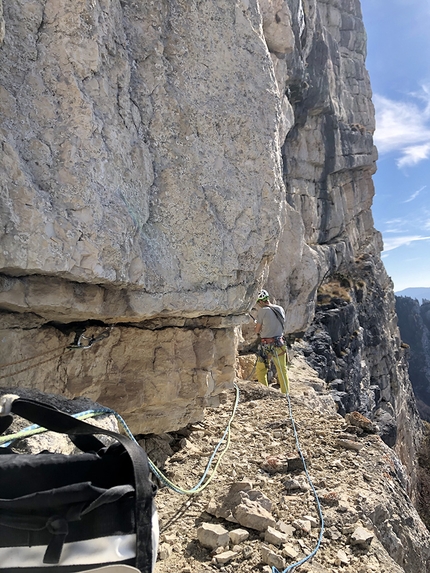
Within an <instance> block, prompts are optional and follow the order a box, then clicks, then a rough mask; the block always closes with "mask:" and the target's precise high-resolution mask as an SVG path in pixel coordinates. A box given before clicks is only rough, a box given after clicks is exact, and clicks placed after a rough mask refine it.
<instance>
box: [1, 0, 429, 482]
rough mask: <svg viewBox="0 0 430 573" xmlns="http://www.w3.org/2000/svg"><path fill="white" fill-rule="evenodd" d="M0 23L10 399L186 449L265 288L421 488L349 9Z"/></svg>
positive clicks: (292, 2) (156, 9) (277, 6)
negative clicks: (36, 401)
mask: <svg viewBox="0 0 430 573" xmlns="http://www.w3.org/2000/svg"><path fill="white" fill-rule="evenodd" d="M0 6H2V11H0V19H1V27H0V102H1V107H2V114H1V117H0V122H1V124H0V137H1V149H2V158H1V163H0V169H1V173H0V185H1V210H0V217H1V229H2V231H1V235H0V242H1V249H0V272H1V292H0V310H1V325H0V328H1V340H2V346H1V349H2V350H1V354H2V356H1V364H2V369H1V372H0V378H1V382H2V385H3V386H5V387H17V386H26V387H28V388H37V389H40V390H42V391H45V392H53V393H57V394H62V395H64V396H66V397H69V398H73V397H75V396H83V397H86V398H89V399H92V400H94V401H98V402H100V403H103V404H105V405H106V406H110V407H113V408H115V409H116V410H118V411H119V412H120V413H121V414H122V415H123V416H124V417H125V419H126V420H127V422H128V423H129V425H130V427H131V429H132V430H133V431H134V432H135V433H150V432H153V433H157V432H158V433H160V432H163V431H169V430H175V429H178V428H181V427H184V426H185V425H186V424H188V423H189V422H191V421H195V420H198V419H199V418H200V417H201V416H202V415H203V411H204V408H205V407H207V406H211V405H216V404H217V403H218V395H219V394H220V393H221V392H222V391H223V390H224V389H225V388H228V387H230V386H231V384H232V382H233V380H234V377H235V373H236V357H237V346H238V344H239V341H240V338H241V327H242V325H244V324H245V323H246V321H247V320H248V319H247V316H246V313H247V312H248V311H249V310H250V308H251V307H252V304H253V303H254V300H255V295H256V292H257V291H258V289H259V288H260V287H261V286H262V285H266V286H267V288H268V289H269V290H270V292H271V294H272V295H273V297H274V298H275V299H276V300H277V301H278V302H279V303H280V304H282V305H283V306H285V307H286V308H287V317H288V319H287V326H286V331H287V332H288V333H289V334H290V335H291V336H292V337H295V338H298V337H301V336H304V333H305V332H306V331H307V333H306V335H305V338H303V341H304V342H302V343H300V344H302V345H303V352H304V353H305V354H306V353H307V354H308V358H309V360H310V361H311V362H312V363H313V364H314V365H315V367H316V368H317V370H318V371H319V372H320V375H321V377H322V378H323V379H324V380H325V381H326V382H327V383H328V384H331V385H332V387H333V391H334V392H335V393H337V394H336V396H337V400H338V403H339V406H340V408H341V409H342V408H343V409H345V410H346V409H348V408H355V409H357V408H358V409H360V410H361V411H363V412H364V413H368V414H369V415H370V416H372V417H374V416H376V417H377V418H378V420H379V421H382V422H383V423H382V426H383V432H382V433H383V435H384V437H385V439H386V440H388V441H389V442H390V443H391V445H394V447H395V448H396V450H397V452H398V453H399V454H400V456H401V459H402V461H403V462H404V463H405V464H406V466H407V468H408V471H409V474H410V476H411V483H412V484H413V483H414V482H415V477H414V476H415V463H416V462H415V450H416V446H417V441H419V439H420V435H421V430H420V421H419V418H418V415H417V412H416V408H415V402H414V399H413V395H412V392H411V388H410V383H409V380H408V377H407V365H406V361H405V357H404V352H403V349H402V347H401V342H400V337H399V333H398V329H397V324H396V315H395V306H394V295H393V289H392V283H391V281H390V279H389V277H388V276H387V274H386V272H385V270H384V267H383V265H382V263H381V259H380V251H381V248H382V242H381V237H380V234H379V233H378V232H377V231H376V230H375V229H374V227H373V219H372V214H371V204H372V197H373V193H374V190H373V183H372V174H373V172H374V171H375V160H376V149H375V147H374V146H373V139H372V134H373V130H374V111H373V105H372V100H371V89H370V83H369V78H368V74H367V71H366V68H365V57H366V35H365V30H364V27H363V22H362V18H361V8H360V3H359V0H258V1H257V0H235V1H233V2H232V1H231V0H218V1H217V2H212V1H211V0H200V1H197V0H191V1H190V0H186V1H185V0H176V1H173V2H172V1H170V0H169V1H168V0H161V1H160V2H144V3H132V2H126V1H120V0H115V1H113V2H106V1H105V0H97V1H94V2H87V1H86V0H76V1H75V2H73V6H71V5H70V3H68V2H66V1H65V0H46V1H45V0H28V1H24V0H20V1H18V2H13V3H11V2H1V1H0ZM338 283H339V285H340V287H341V288H346V289H347V291H348V294H347V300H343V299H342V296H341V297H340V302H339V301H338V300H337V298H336V296H332V295H333V293H332V294H330V289H332V288H334V287H335V286H336V285H337V284H338ZM314 317H315V321H314V322H313V320H314ZM308 328H310V330H308ZM312 341H314V342H315V344H313V343H312V344H311V342H312ZM307 344H308V346H306V345H307ZM315 348H320V349H321V351H320V352H319V351H316V350H315ZM8 365H9V366H8ZM340 377H341V378H340ZM339 380H342V383H340V382H336V381H339ZM336 384H337V386H336ZM342 384H343V385H344V386H342ZM345 392H346V393H347V395H346V396H345ZM415 430H416V431H415Z"/></svg>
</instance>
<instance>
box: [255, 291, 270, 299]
mask: <svg viewBox="0 0 430 573" xmlns="http://www.w3.org/2000/svg"><path fill="white" fill-rule="evenodd" d="M266 300H269V293H268V292H267V290H264V289H263V290H261V291H260V292H259V293H258V297H257V302H259V301H263V302H265V301H266Z"/></svg>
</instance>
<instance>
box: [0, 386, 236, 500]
mask: <svg viewBox="0 0 430 573" xmlns="http://www.w3.org/2000/svg"><path fill="white" fill-rule="evenodd" d="M234 388H235V390H236V398H235V402H234V406H233V410H232V414H231V416H230V418H229V421H228V423H227V426H226V429H225V431H224V433H223V435H222V437H221V439H220V441H219V442H218V444H217V446H216V447H215V449H214V452H213V453H212V455H211V457H210V459H209V461H208V463H207V465H206V468H205V470H204V472H203V475H202V477H201V479H200V480H199V482H198V484H197V485H195V486H194V487H193V488H191V489H183V488H181V487H179V486H177V485H175V484H174V483H173V482H171V481H170V480H169V479H168V478H167V477H166V476H165V475H164V474H163V473H162V472H161V471H160V470H159V469H158V468H157V467H156V466H155V464H154V463H153V462H152V461H151V460H150V459H149V458H148V463H149V467H150V468H151V471H152V472H153V474H154V475H155V476H156V477H157V478H158V479H159V480H160V481H161V482H163V483H164V484H165V485H166V486H167V487H169V488H170V489H172V490H173V491H175V492H176V493H180V494H184V495H194V494H196V493H200V492H201V491H203V490H204V489H205V488H206V487H207V486H208V485H209V483H210V482H211V481H212V479H213V478H214V477H215V474H216V472H217V469H218V466H219V464H220V463H221V460H222V458H223V457H224V455H225V454H226V452H227V450H228V448H229V446H230V427H231V423H232V422H233V419H234V416H235V414H236V410H237V407H238V404H239V397H240V391H239V387H238V386H237V384H234ZM103 414H111V415H113V416H115V418H116V419H117V420H118V422H119V423H120V425H121V426H122V428H123V429H124V431H125V433H126V434H127V436H128V437H129V438H130V439H131V440H132V441H134V442H136V443H137V444H138V445H139V443H138V442H137V440H136V439H135V437H134V436H133V434H132V433H131V431H130V429H129V427H128V426H127V424H126V423H125V421H124V419H123V418H122V417H121V415H120V414H118V413H117V412H115V411H114V410H112V409H110V408H99V409H97V410H95V409H94V410H86V411H85V412H80V413H79V414H72V415H73V417H75V418H78V419H80V420H84V419H86V418H91V417H95V416H101V415H103ZM46 431H47V430H46V428H42V427H41V426H38V425H37V424H33V425H32V426H28V427H27V428H24V429H22V430H20V431H19V432H16V433H15V434H10V435H8V436H0V447H3V448H6V447H9V446H10V445H12V444H13V442H15V441H16V440H21V439H23V438H28V437H30V436H34V435H36V434H41V433H43V432H46ZM224 442H225V447H224V449H223V450H222V451H221V453H220V455H219V458H218V460H217V462H216V464H215V466H214V469H213V471H212V473H211V474H210V476H209V477H208V478H207V479H206V476H207V475H208V473H209V470H210V468H211V465H212V463H213V461H214V458H215V456H216V455H217V453H218V450H219V449H220V447H221V446H222V445H223V443H224ZM139 447H140V445H139ZM205 480H206V481H205Z"/></svg>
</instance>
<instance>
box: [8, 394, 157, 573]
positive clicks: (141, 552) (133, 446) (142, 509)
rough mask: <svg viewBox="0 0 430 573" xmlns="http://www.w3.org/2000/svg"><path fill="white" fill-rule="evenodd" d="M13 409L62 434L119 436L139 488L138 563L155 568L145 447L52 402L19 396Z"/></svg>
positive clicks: (142, 567)
mask: <svg viewBox="0 0 430 573" xmlns="http://www.w3.org/2000/svg"><path fill="white" fill-rule="evenodd" d="M11 411H12V413H14V414H16V415H18V416H21V417H22V418H25V419H26V420H29V421H30V422H32V423H34V424H38V425H39V426H42V427H43V428H46V429H47V430H50V431H52V432H57V433H59V434H67V435H72V436H73V435H75V436H91V435H94V434H102V435H105V436H109V437H111V438H114V439H115V440H117V441H118V442H119V443H120V444H121V445H122V446H123V447H124V449H125V450H126V452H127V454H128V455H129V457H130V459H131V461H132V464H133V473H134V482H135V483H134V487H135V491H136V505H135V518H136V567H137V568H138V569H139V571H140V572H141V573H151V571H152V533H151V532H152V500H153V497H154V488H153V484H152V482H151V481H150V479H149V473H150V472H149V464H148V458H147V457H146V453H145V451H144V450H143V449H142V448H141V447H140V446H139V445H138V444H137V443H135V442H133V441H132V440H130V439H129V438H127V437H126V436H122V435H121V434H118V433H117V432H113V431H111V430H106V429H104V428H99V427H97V426H93V425H92V424H87V423H86V422H83V421H82V420H78V419H76V418H74V417H73V416H69V415H68V414H65V413H64V412H61V411H60V410H57V409H55V408H53V407H51V406H46V405H44V404H41V403H39V402H36V401H34V400H27V399H23V398H18V399H16V400H14V401H13V402H12V408H11Z"/></svg>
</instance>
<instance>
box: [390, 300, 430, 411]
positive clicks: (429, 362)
mask: <svg viewBox="0 0 430 573" xmlns="http://www.w3.org/2000/svg"><path fill="white" fill-rule="evenodd" d="M396 311H397V315H398V317H399V328H400V334H401V336H402V340H403V342H405V343H406V344H407V345H408V347H409V350H408V354H409V377H410V379H411V383H412V386H413V388H414V392H415V396H416V398H417V405H418V409H419V412H420V414H421V417H422V418H423V419H424V420H427V422H428V421H430V301H428V300H424V301H423V303H422V304H421V305H420V304H419V302H418V300H416V299H413V298H410V297H408V296H396Z"/></svg>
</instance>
